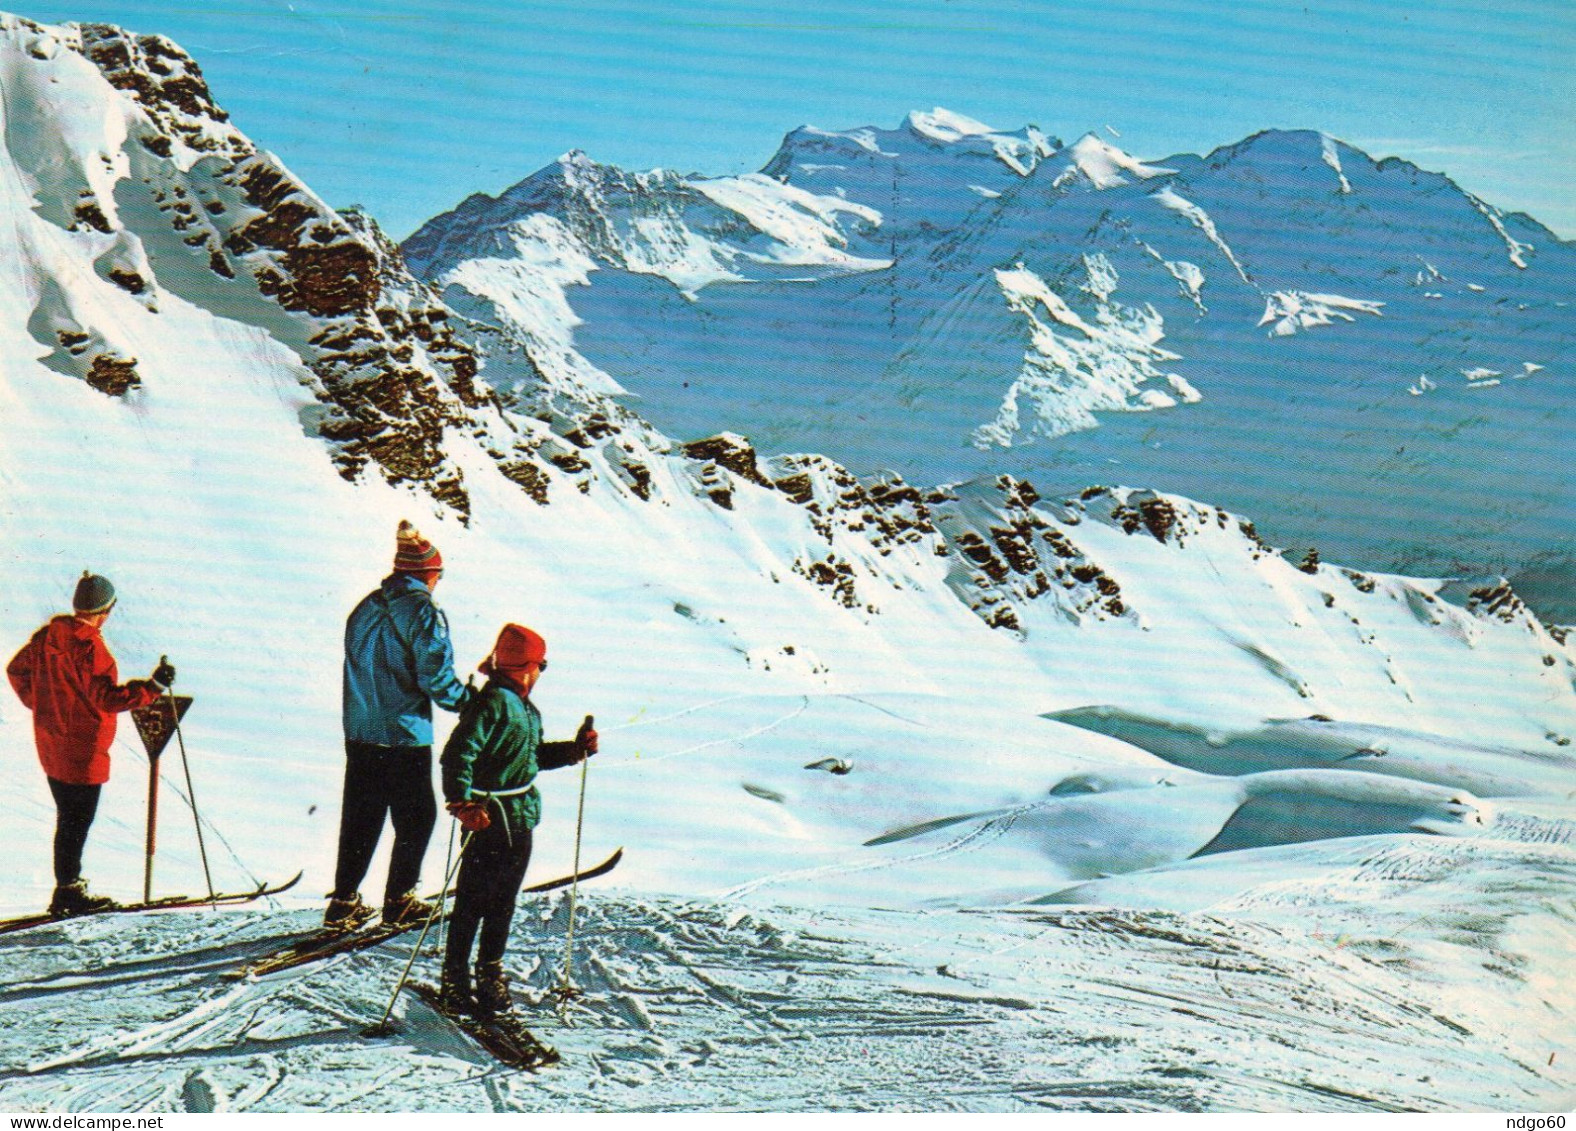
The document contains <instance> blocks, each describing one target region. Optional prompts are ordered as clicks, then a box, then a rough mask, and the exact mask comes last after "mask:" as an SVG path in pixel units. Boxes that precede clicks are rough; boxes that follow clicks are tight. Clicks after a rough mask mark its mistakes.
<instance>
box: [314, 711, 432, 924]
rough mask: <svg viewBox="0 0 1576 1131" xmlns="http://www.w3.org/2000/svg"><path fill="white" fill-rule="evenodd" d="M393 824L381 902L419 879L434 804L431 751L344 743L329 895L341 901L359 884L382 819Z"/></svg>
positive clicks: (423, 748) (410, 887)
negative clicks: (341, 791) (342, 785)
mask: <svg viewBox="0 0 1576 1131" xmlns="http://www.w3.org/2000/svg"><path fill="white" fill-rule="evenodd" d="M385 817H388V818H389V819H390V821H391V822H392V823H393V825H394V850H393V852H392V853H391V854H390V856H389V876H388V883H387V884H386V885H384V889H383V891H384V902H387V901H388V900H390V899H393V898H395V897H397V896H401V895H404V894H405V893H406V892H408V891H410V890H412V889H413V888H414V887H415V886H416V884H417V883H418V882H419V881H420V880H421V861H422V859H423V857H425V856H426V855H427V842H428V841H429V840H431V839H432V826H433V825H435V824H436V823H437V820H438V803H437V801H436V800H434V798H433V794H432V747H430V746H374V745H372V744H371V743H368V742H351V741H349V740H346V742H345V793H344V799H343V800H342V802H341V803H340V809H339V863H338V866H337V867H336V868H335V869H334V893H333V894H334V896H335V897H336V898H341V899H346V898H349V897H350V896H351V895H352V894H354V893H355V891H356V889H358V888H359V887H360V886H361V881H362V880H364V879H366V877H367V869H368V868H369V867H371V865H372V854H373V852H375V851H376V850H377V847H378V838H379V837H381V836H382V835H383V819H384V818H385Z"/></svg>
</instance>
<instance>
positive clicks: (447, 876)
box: [361, 833, 476, 1037]
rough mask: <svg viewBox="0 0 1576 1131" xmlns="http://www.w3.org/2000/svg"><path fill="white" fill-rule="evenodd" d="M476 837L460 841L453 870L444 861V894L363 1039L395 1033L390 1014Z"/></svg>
mask: <svg viewBox="0 0 1576 1131" xmlns="http://www.w3.org/2000/svg"><path fill="white" fill-rule="evenodd" d="M475 835H476V834H475V833H466V834H465V838H464V839H463V840H461V841H460V856H459V859H458V860H456V861H455V862H454V867H453V868H450V867H449V862H448V860H444V862H443V894H442V895H441V896H439V898H438V903H437V905H436V906H435V907H433V909H432V913H431V914H430V915H428V916H427V921H426V922H425V923H423V924H422V925H421V934H420V935H419V936H418V937H417V939H416V945H415V946H413V947H411V948H410V957H409V958H407V959H406V960H405V969H403V970H401V971H400V972H399V981H397V982H395V983H394V992H393V993H392V994H390V995H389V1003H388V1005H386V1006H384V1007H383V1016H382V1017H380V1018H378V1023H377V1024H376V1025H373V1026H372V1027H371V1028H368V1029H363V1030H362V1031H361V1035H362V1036H363V1037H387V1036H389V1035H390V1034H391V1033H393V1032H394V1030H393V1029H391V1028H389V1014H391V1013H393V1012H394V1003H395V1002H396V1001H398V1000H399V992H400V991H401V990H403V989H404V988H405V980H406V979H407V978H409V977H410V968H411V967H412V966H414V965H416V956H417V955H418V954H420V953H421V944H422V943H424V942H426V941H427V932H428V931H430V930H431V929H432V923H433V920H435V919H436V918H437V917H438V915H439V913H440V912H441V911H442V910H443V905H444V904H445V903H447V902H448V901H449V881H450V880H452V879H454V873H455V872H458V871H459V870H460V861H461V860H464V859H465V849H466V848H467V847H469V845H470V843H471V838H472V837H474V836H475ZM449 843H450V844H453V843H454V839H453V837H452V836H451V837H450V838H449Z"/></svg>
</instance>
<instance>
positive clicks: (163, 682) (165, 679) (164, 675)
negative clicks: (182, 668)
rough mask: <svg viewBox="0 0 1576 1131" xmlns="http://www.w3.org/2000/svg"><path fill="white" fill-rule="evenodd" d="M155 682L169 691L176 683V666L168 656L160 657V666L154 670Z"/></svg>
mask: <svg viewBox="0 0 1576 1131" xmlns="http://www.w3.org/2000/svg"><path fill="white" fill-rule="evenodd" d="M153 682H154V683H156V684H158V685H159V686H160V687H162V688H165V689H168V688H169V686H170V685H171V684H173V683H174V682H175V665H173V664H171V663H170V658H169V657H168V656H160V657H159V666H158V667H156V668H154V669H153Z"/></svg>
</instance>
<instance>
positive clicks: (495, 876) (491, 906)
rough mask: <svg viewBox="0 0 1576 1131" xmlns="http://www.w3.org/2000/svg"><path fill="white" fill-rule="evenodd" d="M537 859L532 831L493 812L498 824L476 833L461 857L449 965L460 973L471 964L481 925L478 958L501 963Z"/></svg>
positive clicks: (445, 958)
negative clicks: (522, 891) (509, 824)
mask: <svg viewBox="0 0 1576 1131" xmlns="http://www.w3.org/2000/svg"><path fill="white" fill-rule="evenodd" d="M530 863H531V830H530V829H515V830H513V832H512V833H511V832H510V831H509V829H508V828H507V826H506V824H505V822H504V820H503V819H502V818H501V817H500V816H499V815H498V814H497V812H496V811H494V813H493V823H492V824H490V825H488V826H487V827H486V828H485V829H483V830H482V831H481V832H479V833H477V834H476V835H475V836H473V837H472V838H471V842H470V843H469V844H467V845H466V846H465V853H464V855H462V856H461V857H460V876H459V879H458V880H456V881H455V884H454V913H453V914H452V915H451V916H450V917H449V943H448V947H447V949H446V950H445V951H444V955H443V966H444V969H445V970H449V971H452V972H453V973H455V974H459V973H460V972H462V971H464V970H465V969H466V967H467V966H468V965H469V962H468V961H467V960H468V959H469V958H470V953H471V942H472V941H473V940H474V939H475V938H476V931H477V928H478V927H480V928H481V942H480V943H479V944H478V945H477V948H476V963H477V965H478V966H479V965H481V964H482V963H483V962H497V961H499V960H501V959H502V958H503V952H504V948H505V947H507V946H508V945H509V924H510V923H512V922H513V921H514V905H515V904H516V903H517V902H518V901H519V898H520V886H521V885H522V884H524V883H525V869H526V867H527V866H528V865H529V864H530Z"/></svg>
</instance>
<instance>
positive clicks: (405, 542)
mask: <svg viewBox="0 0 1576 1131" xmlns="http://www.w3.org/2000/svg"><path fill="white" fill-rule="evenodd" d="M394 541H395V549H394V570H395V572H396V573H434V572H436V571H438V570H441V569H442V568H443V555H442V554H440V553H438V547H436V546H434V545H433V544H432V543H431V542H429V541H427V540H426V539H425V538H423V537H422V536H421V532H420V531H419V530H417V529H416V528H415V527H414V526H412V525H411V524H410V523H408V522H406V521H405V520H403V519H401V520H400V524H399V531H398V532H397V533H396V534H395V535H394Z"/></svg>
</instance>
